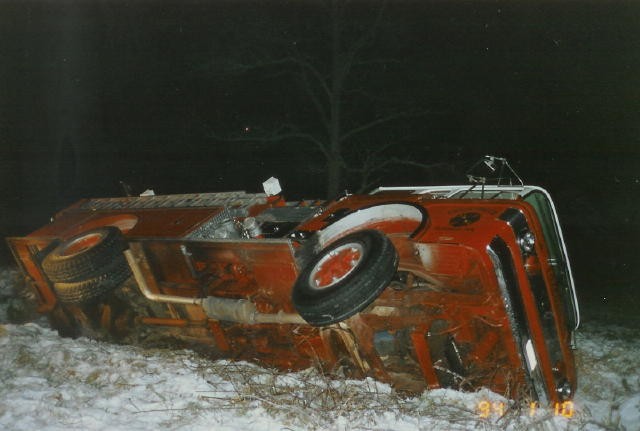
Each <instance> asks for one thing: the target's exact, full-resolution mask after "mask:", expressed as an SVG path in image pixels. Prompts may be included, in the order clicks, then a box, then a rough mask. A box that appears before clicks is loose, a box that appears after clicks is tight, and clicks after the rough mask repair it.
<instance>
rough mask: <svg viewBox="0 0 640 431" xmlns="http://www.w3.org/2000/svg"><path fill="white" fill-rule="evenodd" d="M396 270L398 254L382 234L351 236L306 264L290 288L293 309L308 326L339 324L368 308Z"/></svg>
mask: <svg viewBox="0 0 640 431" xmlns="http://www.w3.org/2000/svg"><path fill="white" fill-rule="evenodd" d="M397 266H398V253H397V252H396V250H395V248H394V246H393V244H392V243H391V241H390V240H389V238H387V237H386V236H385V235H384V234H383V233H381V232H379V231H376V230H363V231H359V232H355V233H352V234H350V235H347V236H345V237H344V238H342V239H339V240H338V241H336V242H334V243H333V244H331V245H329V246H328V247H327V248H325V249H324V250H322V251H321V252H320V253H318V254H317V255H316V256H315V257H314V258H313V259H312V260H311V261H310V262H309V263H308V264H307V266H306V267H305V268H304V270H303V271H302V272H301V273H300V275H299V276H298V279H297V280H296V283H295V285H294V286H293V292H292V302H293V305H294V307H295V308H296V310H297V311H298V313H300V315H301V316H302V317H303V318H304V319H305V320H306V321H307V322H309V323H310V324H311V325H314V326H324V325H330V324H332V323H336V322H341V321H343V320H345V319H347V318H349V317H351V316H353V315H354V314H356V313H358V312H360V311H362V310H364V309H365V308H366V307H367V306H368V305H369V304H371V303H372V302H373V301H374V300H375V299H376V298H377V297H378V296H379V295H380V294H381V293H382V291H383V290H384V289H385V288H386V287H387V286H388V285H389V282H390V281H391V279H392V278H393V276H394V274H395V273H396V269H397Z"/></svg>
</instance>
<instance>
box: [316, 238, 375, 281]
mask: <svg viewBox="0 0 640 431" xmlns="http://www.w3.org/2000/svg"><path fill="white" fill-rule="evenodd" d="M363 255H364V248H363V246H362V244H360V243H357V242H350V243H347V244H343V245H341V246H340V247H337V248H335V249H334V250H331V251H330V252H329V253H327V254H326V255H324V256H323V257H322V259H320V260H319V261H318V263H316V265H315V267H314V268H313V271H311V274H310V275H309V286H311V287H312V288H313V289H318V290H320V289H326V288H327V287H331V286H333V285H335V284H336V283H339V282H340V281H342V280H344V279H345V278H346V277H347V276H348V275H349V274H351V273H352V272H353V270H354V269H355V268H356V267H357V266H358V264H359V263H360V261H361V260H362V257H363Z"/></svg>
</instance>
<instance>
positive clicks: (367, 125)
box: [340, 111, 430, 142]
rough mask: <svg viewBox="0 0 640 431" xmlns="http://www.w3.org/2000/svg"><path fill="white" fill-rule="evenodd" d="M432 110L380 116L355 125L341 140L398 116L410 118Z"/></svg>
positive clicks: (395, 118)
mask: <svg viewBox="0 0 640 431" xmlns="http://www.w3.org/2000/svg"><path fill="white" fill-rule="evenodd" d="M428 113H430V112H428V111H424V112H398V113H395V114H390V115H387V116H386V117H382V118H378V119H376V120H373V121H370V122H369V123H365V124H362V125H360V126H357V127H354V128H353V129H351V130H349V131H348V132H347V133H345V134H344V135H342V136H341V137H340V142H344V141H346V140H348V139H350V138H351V137H352V136H353V135H357V134H358V133H362V132H365V131H367V130H369V129H372V128H374V127H376V126H379V125H381V124H384V123H388V122H389V121H392V120H397V119H398V118H409V117H416V116H417V117H419V116H421V115H426V114H428Z"/></svg>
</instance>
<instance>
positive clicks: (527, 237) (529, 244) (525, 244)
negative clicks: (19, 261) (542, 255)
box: [518, 230, 536, 256]
mask: <svg viewBox="0 0 640 431" xmlns="http://www.w3.org/2000/svg"><path fill="white" fill-rule="evenodd" d="M518 245H519V246H520V250H522V254H524V255H525V256H527V255H530V254H533V251H534V248H535V245H536V237H535V235H534V234H533V233H531V231H529V230H527V231H525V232H523V233H522V234H521V235H520V236H519V237H518Z"/></svg>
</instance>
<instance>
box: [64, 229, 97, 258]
mask: <svg viewBox="0 0 640 431" xmlns="http://www.w3.org/2000/svg"><path fill="white" fill-rule="evenodd" d="M101 239H102V234H100V233H92V234H89V235H84V236H81V237H80V238H76V239H74V240H73V241H71V242H70V243H69V244H67V246H66V247H65V248H64V249H63V250H62V251H61V252H60V255H62V256H73V255H75V254H78V253H82V252H83V251H85V250H88V249H90V248H91V247H93V246H95V245H96V244H98V243H99V242H100V240H101Z"/></svg>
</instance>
